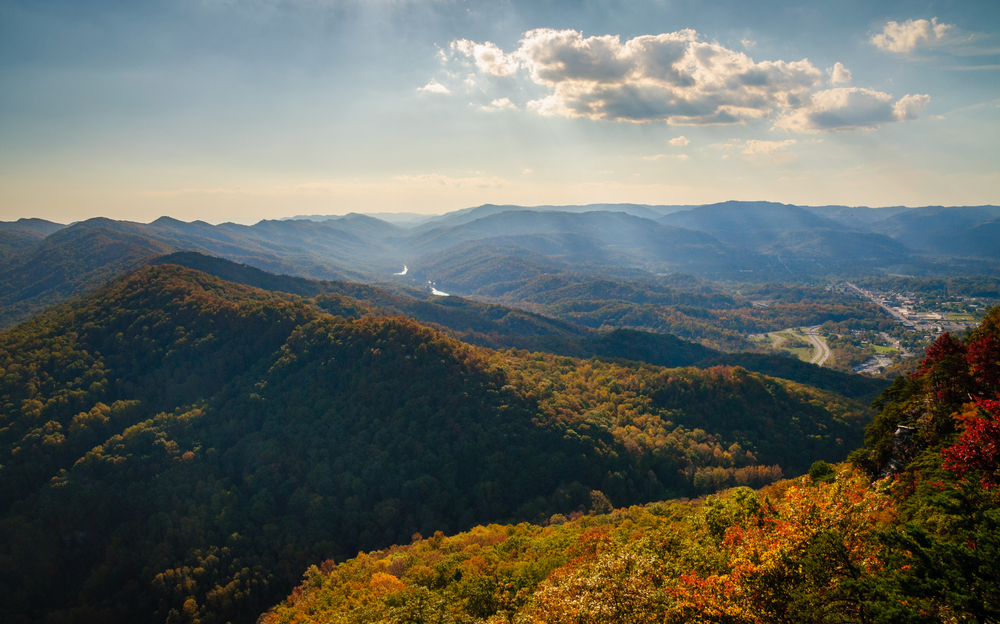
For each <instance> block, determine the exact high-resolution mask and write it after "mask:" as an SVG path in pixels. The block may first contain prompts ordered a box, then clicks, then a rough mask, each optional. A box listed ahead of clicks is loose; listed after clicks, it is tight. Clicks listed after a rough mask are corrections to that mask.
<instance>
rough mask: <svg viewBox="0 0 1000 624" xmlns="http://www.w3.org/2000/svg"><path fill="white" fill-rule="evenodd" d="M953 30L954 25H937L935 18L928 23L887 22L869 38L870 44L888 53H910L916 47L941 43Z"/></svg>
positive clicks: (919, 21)
mask: <svg viewBox="0 0 1000 624" xmlns="http://www.w3.org/2000/svg"><path fill="white" fill-rule="evenodd" d="M953 28H955V25H954V24H938V21H937V18H936V17H935V18H934V19H932V20H931V21H929V22H928V21H927V20H925V19H919V20H912V19H910V20H906V21H905V22H903V23H902V24H900V23H898V22H889V23H888V24H886V25H885V27H884V28H883V29H882V32H881V33H879V34H877V35H874V36H873V37H872V38H871V42H872V44H873V45H874V46H875V47H877V48H878V49H880V50H886V51H888V52H903V53H905V52H912V51H913V50H915V49H916V48H918V47H922V46H929V45H934V44H937V43H940V42H942V41H943V40H945V39H946V38H947V37H948V31H949V30H952V29H953Z"/></svg>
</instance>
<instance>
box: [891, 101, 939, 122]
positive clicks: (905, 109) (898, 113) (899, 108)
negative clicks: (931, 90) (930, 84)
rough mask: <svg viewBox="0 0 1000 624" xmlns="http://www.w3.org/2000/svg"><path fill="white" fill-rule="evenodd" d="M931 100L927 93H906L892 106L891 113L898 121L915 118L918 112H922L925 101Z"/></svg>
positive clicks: (918, 114) (925, 104) (918, 115)
mask: <svg viewBox="0 0 1000 624" xmlns="http://www.w3.org/2000/svg"><path fill="white" fill-rule="evenodd" d="M930 101H931V96H929V95H906V96H904V97H902V98H900V99H899V101H898V102H896V104H894V105H893V107H892V113H893V115H895V117H896V119H897V120H899V121H906V120H908V119H916V118H917V117H920V113H922V112H924V107H925V106H927V102H930Z"/></svg>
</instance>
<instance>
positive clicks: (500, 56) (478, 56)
mask: <svg viewBox="0 0 1000 624" xmlns="http://www.w3.org/2000/svg"><path fill="white" fill-rule="evenodd" d="M451 49H452V50H456V51H458V52H461V53H462V54H464V55H465V56H468V57H471V58H472V59H473V60H474V61H475V63H476V67H478V68H479V69H481V70H482V71H484V72H486V73H487V74H491V75H493V76H509V75H510V74H512V73H514V72H515V71H517V68H518V60H517V59H516V58H514V56H513V55H512V56H507V55H505V54H504V53H503V50H501V49H500V48H499V47H497V45H496V44H493V43H490V42H489V41H487V42H486V43H476V42H474V41H469V40H468V39H458V40H456V41H452V42H451Z"/></svg>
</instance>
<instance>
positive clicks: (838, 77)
mask: <svg viewBox="0 0 1000 624" xmlns="http://www.w3.org/2000/svg"><path fill="white" fill-rule="evenodd" d="M826 71H827V73H828V74H830V84H831V85H834V86H836V85H846V84H851V70H849V69H847V68H846V67H844V65H843V63H839V62H838V63H837V64H835V65H834V66H833V68H832V69H828V70H826Z"/></svg>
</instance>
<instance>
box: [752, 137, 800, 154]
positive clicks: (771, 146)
mask: <svg viewBox="0 0 1000 624" xmlns="http://www.w3.org/2000/svg"><path fill="white" fill-rule="evenodd" d="M796 143H798V141H796V140H795V139H788V140H787V141H758V140H756V139H750V140H749V141H747V145H746V148H745V149H744V150H743V153H744V154H773V153H775V152H781V151H784V150H785V148H787V147H788V146H789V145H795V144H796Z"/></svg>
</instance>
